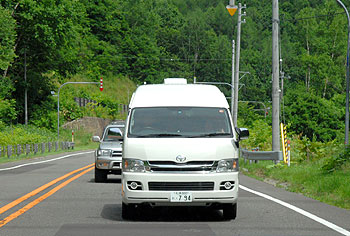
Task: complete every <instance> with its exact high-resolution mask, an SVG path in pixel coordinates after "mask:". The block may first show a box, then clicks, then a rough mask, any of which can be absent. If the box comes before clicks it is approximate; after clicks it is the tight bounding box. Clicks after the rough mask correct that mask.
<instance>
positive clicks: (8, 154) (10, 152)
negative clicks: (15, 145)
mask: <svg viewBox="0 0 350 236" xmlns="http://www.w3.org/2000/svg"><path fill="white" fill-rule="evenodd" d="M11 156H12V146H11V145H8V146H7V157H8V158H11Z"/></svg>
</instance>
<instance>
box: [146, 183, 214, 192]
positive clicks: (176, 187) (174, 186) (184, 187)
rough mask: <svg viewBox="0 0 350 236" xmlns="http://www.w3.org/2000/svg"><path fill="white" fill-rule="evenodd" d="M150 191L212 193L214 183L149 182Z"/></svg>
mask: <svg viewBox="0 0 350 236" xmlns="http://www.w3.org/2000/svg"><path fill="white" fill-rule="evenodd" d="M148 189H149V190H150V191H213V190H214V182H149V183H148Z"/></svg>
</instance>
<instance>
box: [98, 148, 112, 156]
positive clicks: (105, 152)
mask: <svg viewBox="0 0 350 236" xmlns="http://www.w3.org/2000/svg"><path fill="white" fill-rule="evenodd" d="M97 155H98V156H110V155H111V150H108V149H99V150H98V151H97Z"/></svg>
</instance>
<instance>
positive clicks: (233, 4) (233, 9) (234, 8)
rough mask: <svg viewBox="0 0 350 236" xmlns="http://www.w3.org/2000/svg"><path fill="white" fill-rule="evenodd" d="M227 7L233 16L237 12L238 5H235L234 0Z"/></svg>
mask: <svg viewBox="0 0 350 236" xmlns="http://www.w3.org/2000/svg"><path fill="white" fill-rule="evenodd" d="M226 9H227V10H228V13H230V15H231V16H233V15H234V14H235V13H236V11H237V9H238V7H237V6H236V5H235V1H234V0H230V4H229V5H227V6H226Z"/></svg>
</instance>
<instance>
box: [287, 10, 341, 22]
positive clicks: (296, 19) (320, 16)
mask: <svg viewBox="0 0 350 236" xmlns="http://www.w3.org/2000/svg"><path fill="white" fill-rule="evenodd" d="M344 14H345V13H344V12H337V13H334V14H327V15H318V16H310V17H303V18H294V19H290V20H286V19H284V18H283V19H284V20H281V21H301V20H310V19H314V18H323V17H329V16H335V15H344Z"/></svg>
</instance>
